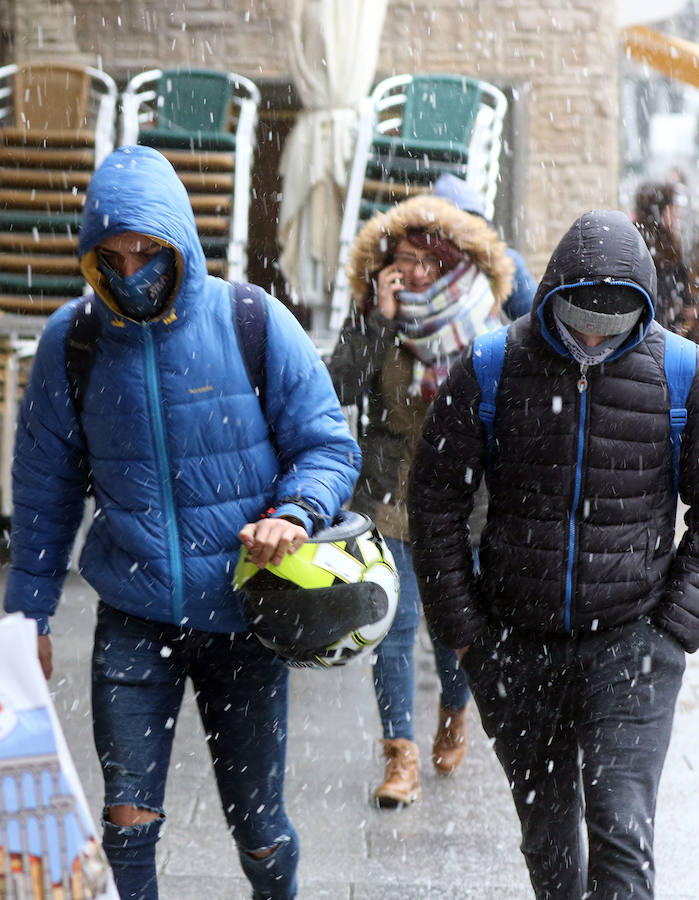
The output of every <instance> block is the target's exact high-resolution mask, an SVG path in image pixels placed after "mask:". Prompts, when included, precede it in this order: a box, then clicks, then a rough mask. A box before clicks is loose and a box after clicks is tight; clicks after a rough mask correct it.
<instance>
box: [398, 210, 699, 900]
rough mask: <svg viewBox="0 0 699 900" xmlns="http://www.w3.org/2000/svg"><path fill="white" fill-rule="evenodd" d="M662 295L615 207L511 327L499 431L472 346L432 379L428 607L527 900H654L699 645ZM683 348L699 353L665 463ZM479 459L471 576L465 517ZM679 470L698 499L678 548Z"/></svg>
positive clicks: (417, 487)
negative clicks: (502, 777) (470, 702)
mask: <svg viewBox="0 0 699 900" xmlns="http://www.w3.org/2000/svg"><path fill="white" fill-rule="evenodd" d="M655 293H656V274H655V267H654V265H653V260H652V258H651V256H650V253H649V252H648V250H647V248H646V246H645V244H644V242H643V239H642V237H641V235H640V234H639V233H638V231H637V230H636V228H635V227H634V225H633V224H632V223H631V222H630V220H629V219H628V217H627V216H626V215H624V214H623V213H621V212H609V211H596V212H591V213H588V214H586V215H584V216H582V217H581V218H579V219H578V220H577V221H576V222H575V223H574V224H573V225H572V227H571V228H570V230H569V231H568V232H567V234H566V235H565V236H564V237H563V239H562V240H561V242H560V243H559V245H558V247H557V248H556V250H555V251H554V253H553V256H552V257H551V260H550V262H549V264H548V267H547V270H546V273H545V275H544V278H543V280H542V281H541V284H540V285H539V287H538V290H537V293H536V297H535V301H534V307H533V309H532V312H531V315H530V316H528V317H527V316H525V317H522V318H519V319H517V321H516V322H514V323H513V324H511V325H510V326H509V329H508V332H507V335H506V344H505V353H504V362H503V367H502V371H501V373H500V377H499V382H498V383H499V388H498V389H497V393H496V394H495V416H494V420H493V423H492V424H493V433H492V441H490V442H489V441H488V440H487V429H486V427H484V424H483V422H482V421H481V419H480V417H479V406H480V402H481V397H482V392H481V388H480V386H479V381H478V379H477V375H476V369H477V367H478V366H480V360H481V359H482V355H481V356H478V353H479V352H480V353H482V352H483V351H482V350H481V348H480V347H476V348H475V350H474V353H473V354H468V353H465V354H464V355H463V356H462V357H461V360H460V361H459V362H458V363H456V364H455V365H454V366H452V368H451V369H450V373H449V376H448V377H447V379H446V381H445V382H444V383H443V384H442V385H441V387H440V389H439V391H438V393H437V396H436V397H435V400H434V403H433V406H432V408H431V410H430V411H429V412H428V414H427V417H426V419H425V424H424V428H423V432H422V437H421V440H420V442H419V444H418V448H417V452H416V456H415V462H414V466H413V470H412V474H411V484H410V490H409V514H410V526H411V541H412V551H413V564H414V567H415V572H416V574H417V578H418V583H419V585H420V595H421V599H422V603H423V607H424V611H425V616H426V618H427V621H428V623H429V625H430V628H431V629H432V631H433V633H434V634H435V637H436V638H437V640H439V641H440V642H441V643H442V644H444V645H446V646H450V647H453V648H455V649H456V650H457V654H459V655H460V657H461V661H462V666H463V668H464V669H465V671H466V673H467V675H468V681H469V685H470V687H471V691H472V693H473V697H474V699H475V701H476V703H477V705H478V708H479V712H480V715H481V721H482V723H483V727H484V728H485V731H486V732H487V734H488V735H489V736H490V738H491V739H492V740H493V744H494V749H495V752H496V754H497V756H498V759H499V761H500V763H501V765H502V767H503V769H504V771H505V773H506V775H507V779H508V782H509V784H510V787H511V790H512V794H513V799H514V802H515V806H516V809H517V813H518V815H519V818H520V823H521V828H522V844H521V847H522V852H523V853H524V857H525V860H526V863H527V866H528V869H529V874H530V878H531V882H532V885H533V886H534V892H535V895H536V897H537V898H538V900H579V898H581V897H583V896H584V897H586V898H596V900H602V898H604V900H612V898H622V897H634V898H635V900H651V898H652V897H653V890H654V888H653V884H654V860H653V837H654V816H655V804H656V796H657V790H658V783H659V780H660V775H661V772H662V768H663V764H664V760H665V755H666V752H667V747H668V743H669V740H670V733H671V729H672V721H673V716H674V708H675V701H676V698H677V693H678V691H679V688H680V683H681V680H682V675H683V672H684V667H685V658H684V652H685V651H687V652H693V651H694V650H696V649H697V647H698V646H699V516H698V513H699V480H697V478H696V467H697V459H698V457H699V409H698V404H699V378H698V377H697V376H696V374H695V375H694V376H693V378H692V375H691V372H694V368H693V366H694V363H695V361H696V347H695V346H694V345H692V344H689V343H688V342H686V341H685V339H683V338H679V337H677V336H676V335H672V334H670V333H669V332H667V331H665V329H663V328H662V327H661V326H660V325H659V324H658V323H657V322H656V321H654V320H653V314H654V309H653V301H654V300H655ZM674 342H678V345H677V346H675V347H674V349H675V350H677V349H678V347H679V350H680V351H681V353H682V354H687V356H688V357H689V362H690V363H691V367H690V375H689V377H688V379H687V381H688V382H689V383H690V385H691V386H690V388H689V392H688V396H687V398H686V401H685V403H686V409H687V417H688V421H687V425H686V427H685V429H684V433H683V435H682V443H681V453H680V457H679V465H678V468H677V470H676V469H675V463H674V457H673V452H672V444H671V434H672V432H671V426H670V408H671V406H673V405H675V404H672V403H671V401H670V397H669V395H668V382H669V380H670V376H666V374H665V362H666V359H665V356H666V352H668V351H666V347H667V346H671V347H672V346H674ZM692 354H693V355H692ZM675 355H676V354H675V352H672V356H673V357H674V356H675ZM474 360H475V361H476V363H477V364H478V365H477V367H474ZM484 384H487V382H485V381H484ZM486 467H487V470H488V486H489V493H490V503H489V509H488V519H487V523H486V526H485V529H484V530H483V533H482V535H481V542H480V569H479V572H478V574H475V575H474V571H473V559H472V554H471V547H470V541H469V527H468V522H469V516H470V513H471V509H472V506H473V498H474V494H475V492H476V490H477V488H478V485H479V483H480V481H481V478H482V476H483V474H484V470H485V469H486ZM676 471H677V472H678V474H679V492H680V496H681V498H682V500H683V502H684V503H685V504H686V505H687V506H688V507H689V512H688V514H687V516H686V522H687V530H686V532H685V534H684V536H683V538H682V541H681V543H680V545H679V548H678V549H677V550H675V548H674V535H675V503H676V490H675V479H676V477H677V475H676ZM583 820H584V824H585V825H586V828H587V835H586V837H587V840H586V841H585V839H584V837H583V835H582V830H581V824H582V823H583Z"/></svg>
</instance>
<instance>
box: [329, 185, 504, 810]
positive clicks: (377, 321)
mask: <svg viewBox="0 0 699 900" xmlns="http://www.w3.org/2000/svg"><path fill="white" fill-rule="evenodd" d="M512 274H513V264H512V262H511V260H510V259H509V258H508V257H507V256H506V254H505V244H504V243H503V242H502V241H500V240H499V238H498V236H497V234H496V233H495V232H494V231H493V230H492V228H490V227H489V226H488V225H487V223H486V222H485V221H483V219H482V218H480V217H479V216H474V215H471V214H469V213H465V212H462V211H461V210H460V209H458V208H456V207H455V206H454V205H453V204H452V203H450V202H449V201H447V200H444V199H441V198H439V197H435V196H431V195H420V196H417V197H413V198H411V199H409V200H406V201H405V202H403V203H400V204H398V205H397V206H395V207H393V208H392V209H390V210H389V211H388V212H386V213H381V214H378V215H375V216H374V217H373V218H372V219H371V220H370V221H368V222H367V223H366V225H365V226H364V227H363V228H362V230H361V231H360V232H359V234H358V235H357V238H356V240H355V243H354V247H353V250H352V255H351V258H350V262H349V266H348V277H349V282H350V289H351V292H352V297H353V301H354V307H353V310H352V312H351V314H350V315H349V316H348V318H347V320H346V321H345V323H344V325H343V328H342V331H341V333H340V337H339V340H338V343H337V345H336V347H335V350H334V352H333V354H332V358H331V360H330V362H329V369H330V374H331V376H332V379H333V382H334V384H335V389H336V390H337V393H338V396H339V397H340V401H341V402H342V404H343V405H345V406H354V405H356V406H357V407H358V410H359V417H358V418H359V429H358V430H359V443H360V445H361V447H362V452H363V467H362V472H361V474H360V477H359V481H358V483H357V488H356V491H355V495H354V499H353V508H354V509H355V510H357V511H359V512H363V513H365V514H366V515H368V516H370V517H371V518H372V519H373V520H374V522H375V523H376V526H377V527H378V528H379V530H380V531H381V532H382V534H383V535H384V537H385V538H386V539H387V542H388V544H389V546H390V548H391V551H392V552H393V555H394V557H395V559H396V565H397V568H398V572H399V575H400V581H401V599H400V604H399V608H398V612H397V614H396V618H395V621H394V623H393V626H392V628H391V630H390V632H389V633H388V635H387V636H386V638H385V639H384V640H383V642H382V643H381V645H380V646H379V648H378V650H377V659H376V663H375V665H374V687H375V690H376V698H377V702H378V705H379V713H380V716H381V724H382V728H383V738H384V741H383V744H384V755H385V757H386V775H385V781H384V783H383V784H382V785H381V786H380V787H379V788H377V789H376V791H375V792H374V798H375V801H376V803H377V804H378V805H379V806H382V807H395V806H400V805H403V804H408V803H412V802H413V801H415V800H417V799H418V797H419V795H420V783H419V775H418V749H417V745H416V744H415V743H414V735H413V693H414V674H413V645H414V643H415V636H416V633H417V628H418V624H419V616H420V601H419V595H418V590H417V583H416V581H415V574H414V572H413V569H412V564H411V559H410V545H409V538H408V517H407V510H406V489H407V479H408V472H409V470H410V466H411V463H412V460H413V456H414V454H415V448H416V443H417V440H418V438H419V436H420V432H421V429H422V423H423V419H424V417H425V414H426V412H427V408H428V406H429V404H430V401H431V400H432V398H433V397H434V395H435V393H436V390H437V387H438V386H439V384H441V382H442V381H443V380H444V379H445V377H446V375H447V373H448V371H449V367H450V366H451V364H452V363H453V362H454V361H455V359H456V358H458V356H459V355H460V354H461V353H462V352H463V351H464V350H465V349H467V348H468V347H470V345H471V343H472V342H473V339H474V338H475V337H476V336H477V335H479V334H481V333H482V332H484V331H488V330H490V329H493V328H497V327H498V326H499V325H500V307H501V304H502V303H503V302H504V300H505V299H506V298H507V296H508V295H509V292H510V289H511V286H512ZM435 656H436V660H437V669H438V673H439V676H440V681H441V686H442V696H441V701H440V709H439V725H438V730H437V735H436V737H435V740H434V746H433V756H432V759H433V763H434V765H435V768H436V770H437V771H438V772H439V773H441V774H444V775H449V774H451V773H452V772H454V771H455V769H456V768H457V766H458V765H459V764H460V763H461V761H462V759H463V756H464V752H465V749H466V738H465V733H464V719H465V715H464V712H465V707H466V703H467V701H468V697H469V691H468V684H467V683H466V680H465V676H464V675H463V673H462V671H461V669H460V668H459V666H458V662H457V660H456V656H455V655H454V654H453V652H452V651H450V650H445V649H444V648H442V647H439V646H437V645H435Z"/></svg>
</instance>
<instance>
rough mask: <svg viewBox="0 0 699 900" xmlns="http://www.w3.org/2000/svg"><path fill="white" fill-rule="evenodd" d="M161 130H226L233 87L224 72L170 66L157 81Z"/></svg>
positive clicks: (159, 126)
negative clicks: (172, 67)
mask: <svg viewBox="0 0 699 900" xmlns="http://www.w3.org/2000/svg"><path fill="white" fill-rule="evenodd" d="M157 92H158V129H159V130H162V131H186V132H189V133H192V132H197V131H203V132H212V131H221V132H225V131H227V130H228V129H227V117H228V108H229V105H230V99H231V88H230V85H229V83H228V75H227V74H226V73H225V72H214V71H211V70H209V69H169V70H165V71H164V72H163V73H162V75H161V76H160V79H159V80H158V87H157Z"/></svg>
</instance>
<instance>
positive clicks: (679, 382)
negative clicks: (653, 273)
mask: <svg viewBox="0 0 699 900" xmlns="http://www.w3.org/2000/svg"><path fill="white" fill-rule="evenodd" d="M696 368H697V345H696V344H695V343H694V342H693V341H688V340H687V339H686V338H683V337H682V336H681V335H679V334H675V333H674V332H673V331H666V332H665V378H666V380H667V388H668V392H669V394H670V442H671V444H672V466H673V481H674V489H675V493H677V490H678V488H679V482H680V447H681V444H682V432H683V431H684V427H685V425H686V424H687V397H688V395H689V389H690V388H691V386H692V381H693V380H694V374H695V372H696Z"/></svg>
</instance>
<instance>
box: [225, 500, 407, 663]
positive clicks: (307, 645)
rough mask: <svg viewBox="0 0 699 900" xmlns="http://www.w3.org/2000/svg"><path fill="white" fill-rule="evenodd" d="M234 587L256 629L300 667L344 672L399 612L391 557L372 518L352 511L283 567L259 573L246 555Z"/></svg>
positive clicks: (381, 635) (242, 554)
mask: <svg viewBox="0 0 699 900" xmlns="http://www.w3.org/2000/svg"><path fill="white" fill-rule="evenodd" d="M233 586H234V587H235V588H236V589H238V590H241V591H242V593H243V595H244V598H245V599H244V610H245V617H246V619H247V622H248V625H249V627H250V630H251V631H253V632H254V633H255V634H256V635H257V637H258V639H259V640H260V641H261V642H262V644H264V645H265V647H268V648H269V649H270V650H273V651H274V652H275V653H276V654H277V656H279V657H281V658H282V659H283V660H284V661H285V662H286V663H287V664H288V665H290V666H296V667H305V668H329V667H331V666H341V665H344V664H345V663H346V662H348V661H349V660H352V659H357V658H359V657H361V656H363V655H365V654H367V653H368V652H369V651H370V650H371V648H372V647H375V646H376V645H377V644H378V643H380V642H381V641H382V640H383V638H384V637H385V636H386V634H387V633H388V630H389V628H390V627H391V624H392V623H393V619H394V616H395V614H396V609H397V607H398V595H399V581H398V572H397V571H396V564H395V561H394V559H393V556H392V554H391V551H390V550H389V549H388V546H387V545H386V542H385V541H384V539H383V537H382V536H381V534H380V533H379V532H378V530H377V529H376V528H375V527H374V525H373V523H372V521H371V519H369V518H368V517H367V516H364V515H361V514H360V513H354V512H348V511H346V510H342V511H341V512H340V514H339V515H338V516H337V517H336V519H335V521H334V522H333V524H332V525H331V526H330V527H329V528H325V529H323V530H321V531H319V532H317V533H316V534H314V535H313V536H312V537H310V538H309V539H308V541H307V542H306V543H305V544H303V545H302V546H301V547H300V548H299V549H298V550H297V551H296V552H295V553H293V554H287V555H286V556H285V557H284V559H283V560H282V561H281V563H280V564H279V565H278V566H274V565H271V564H269V565H268V566H267V567H266V568H264V569H258V568H257V566H256V565H255V564H254V563H252V562H250V559H249V557H248V553H247V550H246V549H245V548H242V549H241V552H240V558H239V560H238V565H237V566H236V569H235V574H234V579H233Z"/></svg>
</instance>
